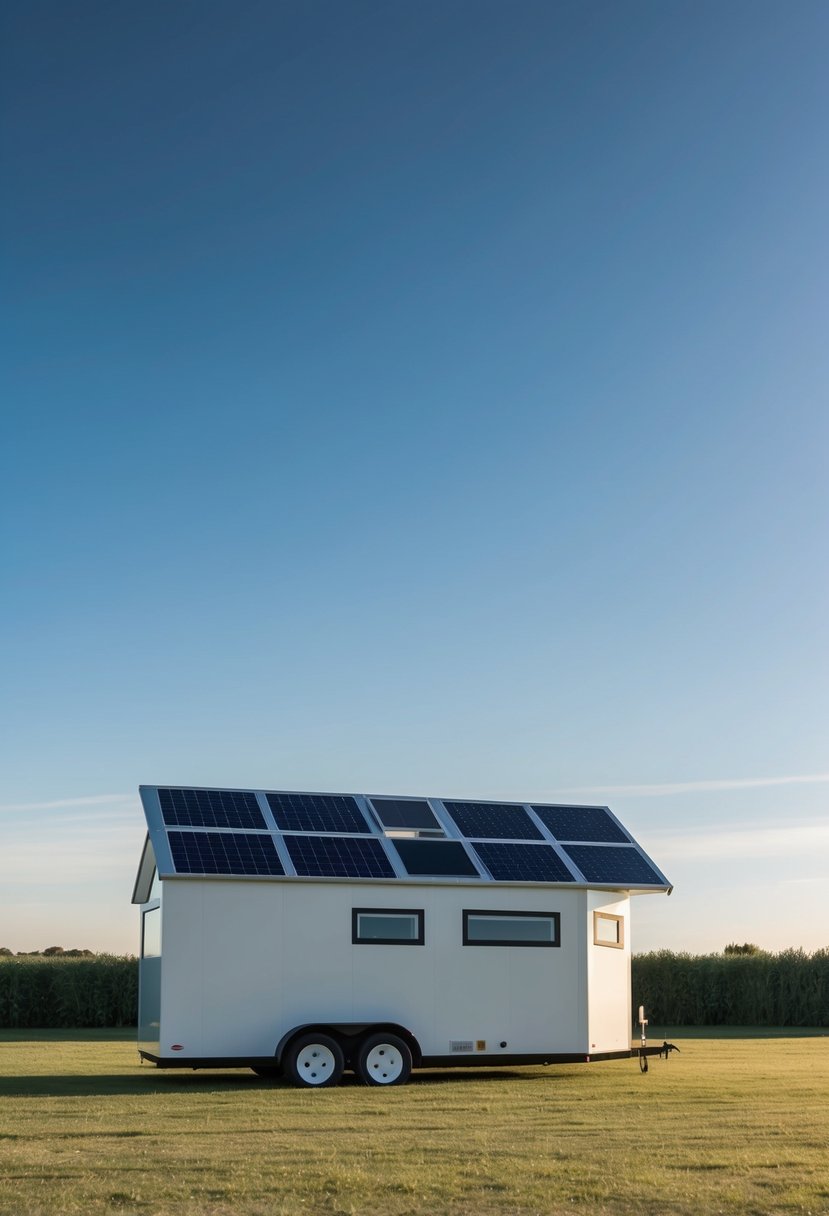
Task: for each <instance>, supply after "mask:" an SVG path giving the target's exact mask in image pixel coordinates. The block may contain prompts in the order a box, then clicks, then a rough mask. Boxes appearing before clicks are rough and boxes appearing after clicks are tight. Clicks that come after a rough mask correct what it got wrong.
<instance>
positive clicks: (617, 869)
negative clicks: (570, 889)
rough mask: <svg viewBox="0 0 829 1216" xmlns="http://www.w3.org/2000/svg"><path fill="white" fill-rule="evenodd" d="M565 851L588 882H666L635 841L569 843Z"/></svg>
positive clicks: (621, 883)
mask: <svg viewBox="0 0 829 1216" xmlns="http://www.w3.org/2000/svg"><path fill="white" fill-rule="evenodd" d="M562 848H563V849H564V852H565V853H567V854H568V855H569V856H570V857H572V859H573V861H574V862H575V863H576V865H577V866H578V867H579V869H580V870H581V872H582V874H583V875H584V877H585V878H586V880H587V881H588V882H602V883H612V884H613V885H614V886H620V887H627V886H636V887H638V886H641V885H644V886H654V885H656V886H660V887H661V886H664V883H663V881H662V879H661V878H660V877H659V875H658V874H657V873H656V870H654V869H653V867H652V866H651V865H649V863H648V862H647V861H645V859H644V857H643V856H642V854H641V853H639V852H638V851H637V850H636V849H635V848H634V847H633V845H627V846H625V845H607V846H606V847H604V848H602V847H601V846H600V845H591V844H567V845H562Z"/></svg>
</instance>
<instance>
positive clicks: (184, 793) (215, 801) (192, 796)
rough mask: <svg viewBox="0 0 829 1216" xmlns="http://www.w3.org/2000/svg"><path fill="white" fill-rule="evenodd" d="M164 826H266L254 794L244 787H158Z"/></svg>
mask: <svg viewBox="0 0 829 1216" xmlns="http://www.w3.org/2000/svg"><path fill="white" fill-rule="evenodd" d="M158 800H159V802H160V803H161V814H162V816H163V817H164V822H165V824H167V826H168V827H191V828H267V826H268V825H267V824H266V823H265V818H264V816H263V814H262V812H261V811H260V810H259V804H258V802H257V801H256V795H255V794H251V793H249V792H245V791H244V790H180V789H159V791H158Z"/></svg>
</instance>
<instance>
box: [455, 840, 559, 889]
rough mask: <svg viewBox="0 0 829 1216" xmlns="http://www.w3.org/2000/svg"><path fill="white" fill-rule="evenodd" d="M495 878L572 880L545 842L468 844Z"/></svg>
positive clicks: (527, 880)
mask: <svg viewBox="0 0 829 1216" xmlns="http://www.w3.org/2000/svg"><path fill="white" fill-rule="evenodd" d="M472 847H473V848H474V850H475V852H476V853H477V854H478V856H479V857H480V858H481V860H482V861H483V863H484V865H485V866H486V868H487V869H488V870H489V872H490V874H491V875H492V877H493V878H494V879H495V880H496V881H500V882H575V881H576V880H575V878H574V877H573V875H572V874H571V873H570V871H569V870H568V869H567V867H566V865H565V864H564V862H563V861H562V860H561V858H560V857H559V855H558V853H556V851H555V849H554V848H553V847H552V845H549V844H487V843H485V842H476V843H475V844H474V845H473V846H472Z"/></svg>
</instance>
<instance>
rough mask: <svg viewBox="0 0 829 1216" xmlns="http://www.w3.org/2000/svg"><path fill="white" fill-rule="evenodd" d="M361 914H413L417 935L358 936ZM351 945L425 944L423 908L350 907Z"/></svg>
mask: <svg viewBox="0 0 829 1216" xmlns="http://www.w3.org/2000/svg"><path fill="white" fill-rule="evenodd" d="M361 916H415V917H417V937H360V932H359V929H360V917H361ZM351 944H352V946H423V945H425V944H426V914H425V910H424V909H423V908H352V909H351Z"/></svg>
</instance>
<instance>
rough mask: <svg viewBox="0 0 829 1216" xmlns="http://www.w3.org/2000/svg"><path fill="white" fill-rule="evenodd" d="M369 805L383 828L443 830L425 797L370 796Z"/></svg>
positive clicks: (421, 830)
mask: <svg viewBox="0 0 829 1216" xmlns="http://www.w3.org/2000/svg"><path fill="white" fill-rule="evenodd" d="M371 805H372V806H373V807H374V809H375V811H376V812H377V815H378V818H379V819H380V822H381V823H382V825H383V827H384V828H391V829H394V828H403V829H406V828H408V829H410V830H411V831H419V832H424V831H439V832H442V831H443V828H442V827H441V825H440V824H439V823H438V821H437V819H436V818H435V816H434V813H433V811H432V808H431V807H430V806H429V803H428V802H427V801H426V799H425V798H372V799H371Z"/></svg>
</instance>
